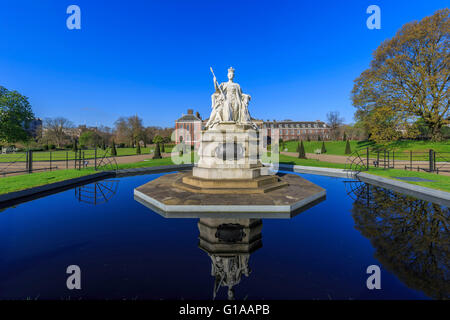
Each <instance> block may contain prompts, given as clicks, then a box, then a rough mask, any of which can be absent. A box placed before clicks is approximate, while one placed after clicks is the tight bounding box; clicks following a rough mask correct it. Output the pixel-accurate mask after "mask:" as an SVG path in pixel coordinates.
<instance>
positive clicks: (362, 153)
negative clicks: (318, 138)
mask: <svg viewBox="0 0 450 320" xmlns="http://www.w3.org/2000/svg"><path fill="white" fill-rule="evenodd" d="M348 163H349V166H350V167H351V166H353V169H358V168H359V170H357V171H364V170H368V168H371V167H373V168H383V169H404V170H410V171H424V172H430V173H436V174H439V173H450V152H437V151H434V150H432V149H430V150H428V151H425V152H424V151H391V150H371V149H370V148H365V149H360V150H357V151H355V152H354V153H353V154H352V155H351V156H350V157H349V161H348Z"/></svg>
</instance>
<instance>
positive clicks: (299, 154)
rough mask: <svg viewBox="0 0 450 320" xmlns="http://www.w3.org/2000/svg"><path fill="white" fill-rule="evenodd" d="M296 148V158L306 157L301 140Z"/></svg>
mask: <svg viewBox="0 0 450 320" xmlns="http://www.w3.org/2000/svg"><path fill="white" fill-rule="evenodd" d="M297 149H298V158H299V159H306V153H305V147H304V146H303V141H300V144H299V146H298V148H297Z"/></svg>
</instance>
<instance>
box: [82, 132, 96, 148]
mask: <svg viewBox="0 0 450 320" xmlns="http://www.w3.org/2000/svg"><path fill="white" fill-rule="evenodd" d="M99 139H100V136H99V135H98V134H97V133H96V132H94V131H84V132H83V133H82V134H81V135H80V145H82V146H85V147H95V148H96V147H97V142H98V141H99Z"/></svg>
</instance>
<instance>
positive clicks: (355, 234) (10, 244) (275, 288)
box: [0, 175, 450, 300]
mask: <svg viewBox="0 0 450 320" xmlns="http://www.w3.org/2000/svg"><path fill="white" fill-rule="evenodd" d="M158 176H160V175H145V176H134V177H127V178H121V179H112V180H107V181H102V182H100V183H97V184H92V185H88V186H84V187H81V188H76V189H73V190H69V191H66V192H62V193H59V194H55V195H51V196H48V197H45V198H42V199H38V200H35V201H32V202H28V203H23V204H21V205H18V206H17V207H15V208H9V209H5V210H4V211H2V212H0V299H78V298H81V299H212V298H213V297H214V296H215V297H216V299H227V298H228V297H230V298H233V297H234V298H236V299H251V300H253V299H333V300H334V299H427V298H449V297H450V271H449V266H450V263H449V257H450V254H449V250H450V245H449V243H450V237H449V225H450V213H449V210H448V208H444V207H440V206H438V205H434V204H431V203H428V202H424V201H420V200H416V199H414V198H411V197H406V196H403V195H400V194H397V193H393V192H390V191H387V190H385V189H381V188H377V187H373V186H368V185H365V184H362V183H348V182H347V183H346V182H345V179H337V178H329V177H321V176H314V175H302V176H303V177H305V178H306V179H308V180H310V181H312V182H313V183H316V184H318V185H319V186H321V187H323V188H325V189H326V190H327V199H326V200H325V201H323V202H321V203H319V204H317V205H316V206H314V207H312V208H310V209H308V210H307V211H304V212H302V213H300V214H299V215H297V216H295V217H294V218H292V219H263V220H259V219H253V220H249V219H235V220H231V221H227V220H223V219H221V220H218V219H202V220H201V221H200V220H199V219H166V218H163V217H161V216H160V215H159V214H157V213H155V212H153V211H151V210H149V209H148V208H146V207H144V206H143V205H141V204H140V203H138V202H137V201H135V200H134V199H133V189H134V188H135V187H137V186H140V185H142V184H144V183H146V182H148V181H149V180H152V179H155V178H157V177H158ZM347 193H349V194H347ZM105 200H107V201H105ZM219 240H220V241H219ZM70 265H77V266H79V267H80V269H81V290H69V289H68V288H67V286H66V280H67V277H68V276H69V275H68V274H67V273H66V269H67V267H68V266H70ZM371 265H377V266H379V267H380V269H381V289H379V290H376V289H375V290H369V289H368V288H367V285H366V281H367V278H368V277H369V276H370V274H367V273H366V270H367V268H368V267H369V266H371ZM229 288H231V289H230V290H229Z"/></svg>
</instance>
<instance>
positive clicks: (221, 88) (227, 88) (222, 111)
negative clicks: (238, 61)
mask: <svg viewBox="0 0 450 320" xmlns="http://www.w3.org/2000/svg"><path fill="white" fill-rule="evenodd" d="M211 72H212V73H213V77H214V78H213V81H214V88H215V89H216V91H215V93H214V94H213V95H212V96H211V101H212V103H211V108H212V111H211V115H210V117H209V120H208V122H207V124H206V129H209V128H213V127H214V126H215V125H217V124H219V123H221V122H235V123H239V124H252V126H253V127H254V128H256V126H255V125H254V124H253V123H252V122H251V117H250V113H249V111H248V104H249V102H250V99H251V97H250V95H248V94H243V93H242V90H241V87H240V85H239V84H238V83H235V82H233V79H234V69H233V68H229V69H228V81H227V82H222V83H221V84H219V83H218V82H217V79H216V76H215V75H214V72H213V71H212V68H211Z"/></svg>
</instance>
